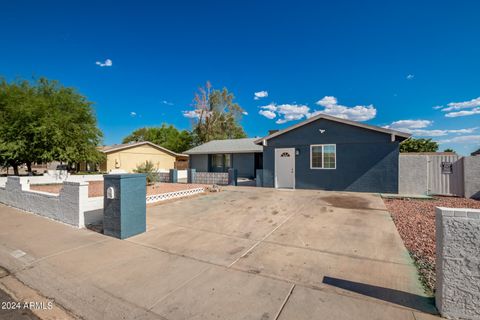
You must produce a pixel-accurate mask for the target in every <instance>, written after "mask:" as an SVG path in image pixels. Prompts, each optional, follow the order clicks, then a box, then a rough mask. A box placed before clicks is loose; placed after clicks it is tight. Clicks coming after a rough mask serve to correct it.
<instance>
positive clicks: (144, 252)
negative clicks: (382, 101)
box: [0, 188, 435, 320]
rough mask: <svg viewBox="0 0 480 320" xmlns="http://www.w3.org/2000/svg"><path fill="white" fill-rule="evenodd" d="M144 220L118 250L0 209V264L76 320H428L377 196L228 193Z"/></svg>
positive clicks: (85, 233) (110, 242)
mask: <svg viewBox="0 0 480 320" xmlns="http://www.w3.org/2000/svg"><path fill="white" fill-rule="evenodd" d="M348 199H350V200H348ZM352 199H353V200H352ZM347 200H348V201H347ZM147 216H148V221H147V223H148V231H147V232H146V233H144V234H142V235H139V236H136V237H133V238H130V239H128V240H117V239H113V238H109V237H106V236H103V235H101V234H98V233H95V232H92V231H89V230H77V229H74V228H71V227H69V226H66V225H62V224H60V223H57V222H53V221H50V220H47V219H45V218H41V217H38V216H35V215H32V214H29V213H24V212H21V211H18V210H15V209H12V208H8V207H5V206H2V205H0V221H2V223H1V224H0V264H1V265H3V266H4V267H6V268H7V269H8V270H9V271H10V272H11V273H13V274H14V275H15V276H16V277H17V278H18V279H20V280H21V281H22V282H24V283H25V284H27V285H29V286H31V287H32V288H34V289H36V290H38V291H40V292H41V293H42V294H43V295H45V296H48V297H52V298H54V299H55V301H56V303H58V304H60V305H62V306H63V307H64V308H66V309H67V310H69V311H71V312H72V313H74V314H77V315H79V316H81V317H83V318H85V319H263V320H266V319H315V318H322V319H412V320H414V319H417V320H419V319H430V318H432V319H433V318H435V317H434V316H431V315H429V314H427V313H424V312H430V313H432V312H435V308H434V307H433V305H432V304H431V300H429V299H428V298H426V297H424V296H423V293H422V289H421V286H420V284H419V282H418V280H417V278H416V271H415V268H414V267H413V265H412V263H411V261H410V259H409V257H408V254H407V253H406V250H405V248H404V247H403V244H402V242H401V240H400V238H399V236H398V233H397V232H396V229H395V226H394V225H393V222H392V221H391V219H390V217H389V215H388V213H387V212H386V211H385V207H384V206H383V202H382V201H381V199H380V198H379V197H378V196H373V195H367V194H340V193H327V192H317V191H300V190H297V191H294V192H288V191H277V190H272V189H258V188H231V189H229V190H228V191H224V192H221V193H216V194H210V195H207V196H202V197H196V198H193V199H183V200H179V201H175V202H170V203H166V204H163V205H160V206H155V207H151V208H149V209H148V215H147Z"/></svg>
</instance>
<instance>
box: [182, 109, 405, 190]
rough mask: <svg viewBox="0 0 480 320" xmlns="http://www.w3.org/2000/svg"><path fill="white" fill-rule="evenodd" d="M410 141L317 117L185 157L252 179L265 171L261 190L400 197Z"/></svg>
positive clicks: (352, 123) (206, 168)
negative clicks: (403, 151) (404, 148)
mask: <svg viewBox="0 0 480 320" xmlns="http://www.w3.org/2000/svg"><path fill="white" fill-rule="evenodd" d="M409 137H410V135H409V134H407V133H404V132H399V131H396V130H391V129H386V128H382V127H377V126H372V125H367V124H363V123H360V122H355V121H350V120H345V119H341V118H337V117H332V116H329V115H325V114H319V115H317V116H315V117H312V118H310V119H307V120H305V121H302V122H300V123H297V124H295V125H293V126H291V127H288V128H286V129H284V130H281V131H277V132H273V133H271V134H269V135H268V136H266V137H264V138H256V139H237V140H218V141H211V142H208V143H206V144H203V145H201V146H198V147H196V148H193V149H191V150H189V151H187V152H185V153H187V154H189V155H190V168H195V169H197V171H226V170H228V168H230V167H231V168H235V169H237V170H238V175H239V176H240V177H250V178H251V177H254V176H255V170H256V169H263V170H262V176H259V177H257V179H261V181H259V182H260V183H257V184H260V185H262V186H264V187H273V188H291V189H322V190H337V191H360V192H382V193H398V160H399V143H400V142H401V141H403V140H405V139H408V138H409ZM254 146H256V147H254ZM259 162H261V163H259Z"/></svg>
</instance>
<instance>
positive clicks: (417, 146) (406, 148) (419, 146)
mask: <svg viewBox="0 0 480 320" xmlns="http://www.w3.org/2000/svg"><path fill="white" fill-rule="evenodd" d="M437 150H438V143H436V142H435V141H432V139H414V138H410V139H407V140H405V141H403V142H402V143H400V152H437Z"/></svg>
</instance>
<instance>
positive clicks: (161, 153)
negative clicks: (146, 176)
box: [99, 141, 188, 173]
mask: <svg viewBox="0 0 480 320" xmlns="http://www.w3.org/2000/svg"><path fill="white" fill-rule="evenodd" d="M99 149H100V151H102V152H103V153H105V155H106V160H105V161H104V162H103V163H102V164H100V168H99V169H100V171H104V172H112V171H119V172H121V171H125V172H129V173H131V172H133V171H134V170H135V169H136V168H137V166H138V165H140V164H143V163H145V162H147V161H150V162H152V163H153V165H154V166H155V167H156V168H157V169H159V170H169V169H174V168H180V169H183V167H186V166H187V165H186V164H185V163H188V155H185V154H179V153H176V152H173V151H171V150H168V149H166V148H164V147H161V146H159V145H156V144H154V143H151V142H149V141H142V142H135V143H126V144H115V145H111V146H103V147H100V148H99Z"/></svg>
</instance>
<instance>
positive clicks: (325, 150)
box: [310, 144, 337, 169]
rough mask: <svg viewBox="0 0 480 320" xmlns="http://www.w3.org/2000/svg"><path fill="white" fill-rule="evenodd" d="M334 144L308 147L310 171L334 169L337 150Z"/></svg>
mask: <svg viewBox="0 0 480 320" xmlns="http://www.w3.org/2000/svg"><path fill="white" fill-rule="evenodd" d="M336 149H337V148H336V145H334V144H314V145H311V146H310V169H336V167H337V150H336Z"/></svg>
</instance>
